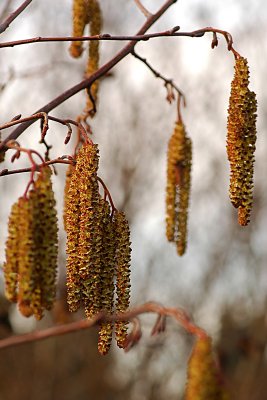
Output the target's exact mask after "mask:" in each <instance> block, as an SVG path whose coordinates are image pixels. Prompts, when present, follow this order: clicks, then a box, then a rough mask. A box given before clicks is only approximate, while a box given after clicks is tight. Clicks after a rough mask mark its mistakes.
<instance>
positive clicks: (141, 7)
mask: <svg viewBox="0 0 267 400" xmlns="http://www.w3.org/2000/svg"><path fill="white" fill-rule="evenodd" d="M134 1H135V4H136V5H137V7H138V8H139V10H140V11H141V12H142V13H143V14H144V16H145V17H146V18H149V17H151V15H152V14H151V12H149V11H148V10H147V9H146V8H145V6H144V5H143V4H142V3H141V0H134Z"/></svg>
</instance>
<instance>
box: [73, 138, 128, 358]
mask: <svg viewBox="0 0 267 400" xmlns="http://www.w3.org/2000/svg"><path fill="white" fill-rule="evenodd" d="M98 163H99V155H98V147H97V145H95V144H92V143H85V144H83V146H82V147H81V148H80V150H79V151H78V153H77V158H76V164H75V168H74V170H73V171H72V174H71V177H70V183H69V189H68V191H67V195H66V203H65V204H66V207H65V208H66V211H65V213H66V231H67V254H68V258H67V300H68V304H69V309H70V311H76V310H77V309H78V308H79V307H80V306H81V305H83V306H84V309H85V314H86V316H87V318H92V317H94V316H95V315H96V314H97V313H99V312H101V311H102V312H105V313H106V314H107V315H110V314H112V313H113V312H114V309H115V308H116V311H117V312H124V311H126V310H127V308H128V306H129V300H130V253H131V248H130V231H129V226H128V222H127V220H126V217H125V215H124V214H123V213H120V212H118V211H117V210H115V209H112V211H111V209H110V205H109V203H108V201H107V200H106V199H105V198H104V199H103V198H101V196H100V194H99V188H98V177H97V171H98ZM115 286H116V306H114V292H115ZM127 324H128V323H127V322H118V323H116V335H117V343H118V345H119V347H123V344H124V341H125V339H126V335H127ZM113 325H114V324H113V322H102V323H100V329H99V339H98V350H99V352H100V353H101V354H103V355H104V354H107V352H108V350H109V348H110V345H111V339H112V331H113Z"/></svg>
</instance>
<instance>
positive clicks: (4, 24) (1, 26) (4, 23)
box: [0, 0, 32, 34]
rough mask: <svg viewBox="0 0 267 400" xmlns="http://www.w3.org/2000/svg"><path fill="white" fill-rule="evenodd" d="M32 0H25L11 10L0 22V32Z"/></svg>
mask: <svg viewBox="0 0 267 400" xmlns="http://www.w3.org/2000/svg"><path fill="white" fill-rule="evenodd" d="M31 2H32V0H25V1H24V2H23V3H22V4H21V5H20V6H19V7H18V8H17V9H16V10H15V11H13V12H12V13H11V14H10V15H9V16H8V17H7V18H6V19H5V20H4V22H2V23H1V24H0V34H1V33H3V32H4V31H5V30H6V29H7V28H8V27H9V25H10V24H11V23H12V22H13V21H14V20H15V19H16V18H17V17H18V16H19V15H20V14H21V13H22V11H24V10H25V8H26V7H28V5H29V4H30V3H31Z"/></svg>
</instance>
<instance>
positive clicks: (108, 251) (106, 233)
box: [98, 199, 116, 355]
mask: <svg viewBox="0 0 267 400" xmlns="http://www.w3.org/2000/svg"><path fill="white" fill-rule="evenodd" d="M101 203H102V207H103V217H102V223H101V225H102V256H101V292H100V293H99V295H100V299H101V310H102V311H105V312H106V313H108V314H111V313H112V312H113V306H114V290H115V285H114V277H115V253H116V232H115V225H114V221H113V218H112V216H111V215H110V207H109V203H108V202H107V201H106V200H104V199H101ZM113 325H114V323H113V322H104V323H101V325H100V330H99V338H98V351H99V353H100V354H102V355H105V354H107V352H108V350H109V348H110V345H111V340H112V331H113Z"/></svg>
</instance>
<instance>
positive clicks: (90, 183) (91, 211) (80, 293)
mask: <svg viewBox="0 0 267 400" xmlns="http://www.w3.org/2000/svg"><path fill="white" fill-rule="evenodd" d="M97 169H98V147H97V145H94V144H92V143H86V144H84V145H83V146H82V147H81V148H80V150H79V151H78V154H77V162H76V167H75V170H74V171H73V173H72V176H71V182H70V186H69V191H68V196H67V203H66V204H67V209H66V230H67V254H68V259H67V288H68V304H69V309H70V311H76V310H77V309H78V308H79V307H80V305H81V303H84V304H85V307H86V314H87V316H88V317H91V316H92V315H93V314H94V311H93V308H94V307H95V305H94V302H93V299H94V287H95V286H96V283H95V281H94V280H95V270H97V269H99V263H100V253H101V247H100V244H101V240H102V239H101V234H100V233H99V229H98V227H99V211H98V204H99V193H98V182H97Z"/></svg>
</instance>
